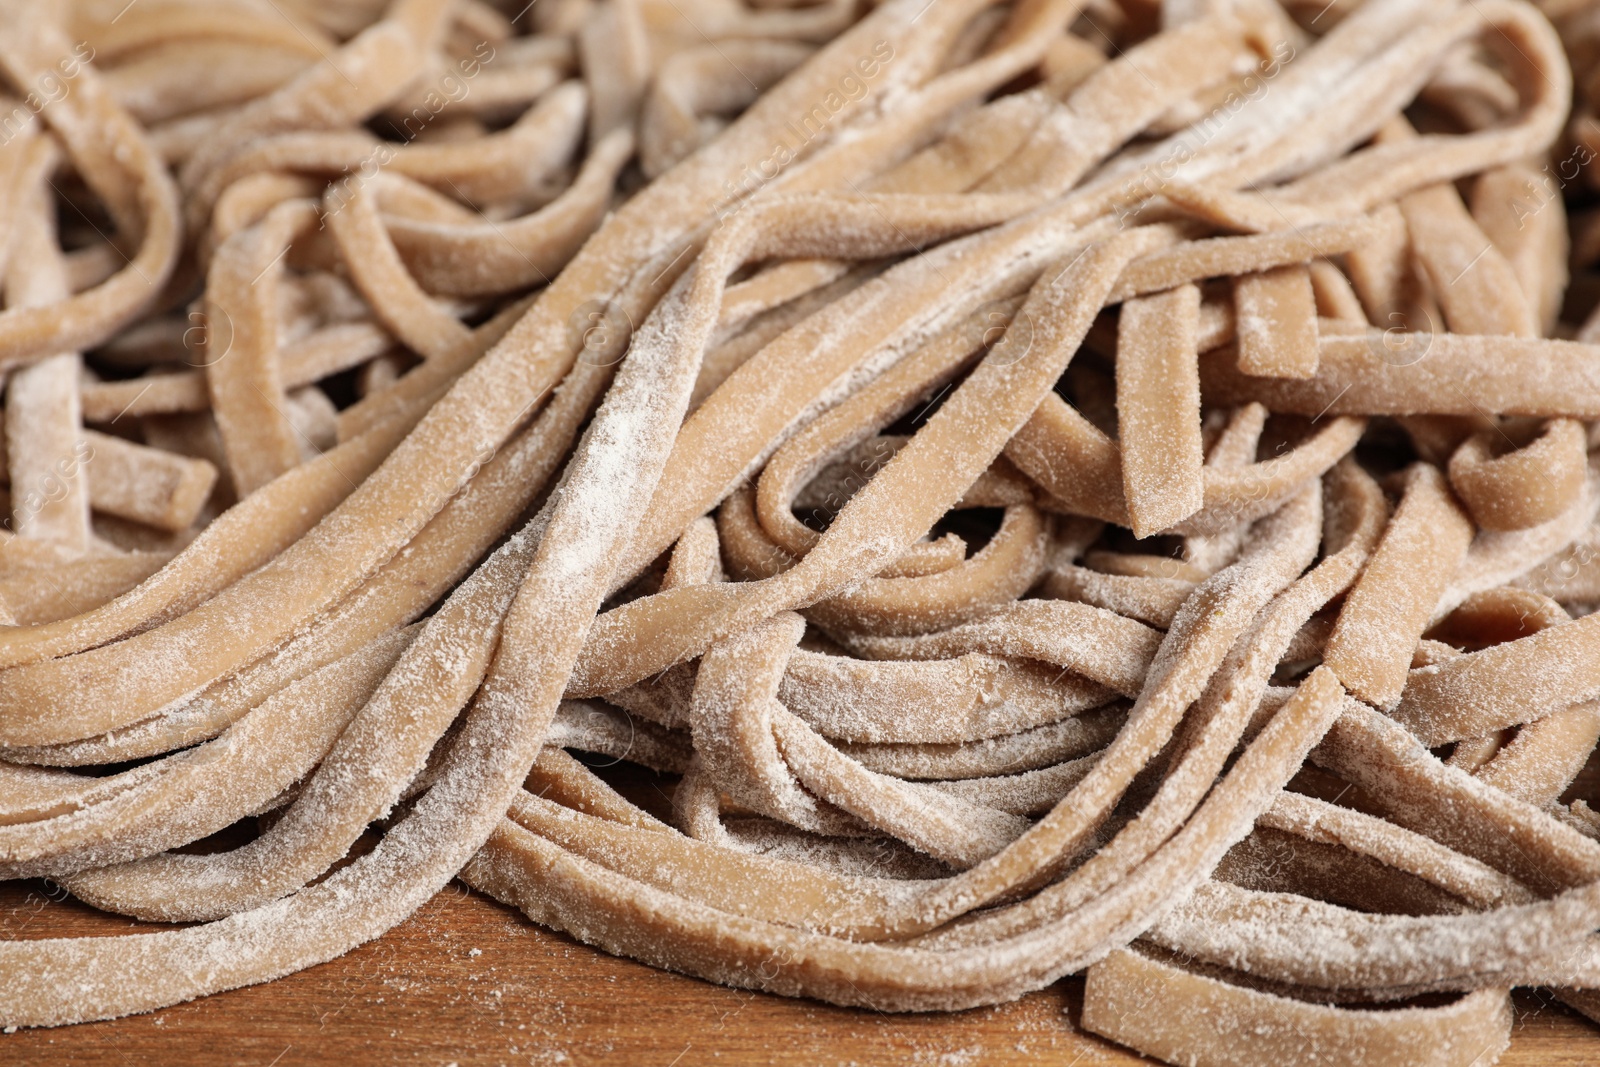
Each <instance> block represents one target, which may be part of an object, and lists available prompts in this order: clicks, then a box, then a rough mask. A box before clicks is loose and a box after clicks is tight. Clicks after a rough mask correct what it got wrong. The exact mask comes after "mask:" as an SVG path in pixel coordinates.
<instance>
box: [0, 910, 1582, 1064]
mask: <svg viewBox="0 0 1600 1067" xmlns="http://www.w3.org/2000/svg"><path fill="white" fill-rule="evenodd" d="M133 925H134V924H131V923H129V922H128V921H127V920H122V919H116V918H113V917H111V916H107V915H103V914H100V913H98V912H94V911H92V910H91V909H89V908H87V907H84V906H82V905H79V904H77V903H75V902H73V901H71V900H68V899H65V898H64V894H62V893H61V891H60V890H59V889H54V890H52V888H51V887H50V886H48V885H47V884H46V883H44V882H7V883H0V936H4V937H6V938H17V937H29V938H31V937H60V936H66V935H84V934H110V933H126V932H128V930H129V928H130V926H133ZM1082 994H1083V983H1082V981H1081V980H1078V979H1074V980H1068V981H1065V982H1062V983H1059V984H1058V985H1056V986H1055V987H1053V988H1051V989H1047V990H1045V991H1043V992H1040V993H1035V994H1033V995H1031V996H1029V997H1026V998H1024V999H1023V1000H1021V1001H1018V1002H1017V1003H1014V1004H1006V1005H1002V1006H1000V1007H996V1008H984V1009H979V1010H976V1011H967V1012H961V1013H958V1014H954V1015H886V1014H883V1013H879V1012H871V1011H851V1010H845V1009H840V1008H833V1007H829V1006H828V1005H824V1004H817V1003H813V1002H808V1001H797V1000H789V999H785V998H782V997H775V996H768V995H765V994H760V993H750V992H746V991H742V990H733V989H724V988H721V987H718V986H713V985H709V984H707V983H705V982H700V981H696V980H694V979H691V978H684V977H682V976H680V975H675V974H667V973H664V972H661V971H656V970H652V969H651V968H648V967H645V966H642V965H640V964H637V963H633V962H631V961H629V960H621V959H616V958H614V957H611V956H607V955H605V954H603V953H601V952H597V951H595V950H593V949H591V948H588V947H586V946H584V945H581V944H578V943H577V942H575V941H573V940H571V939H570V938H567V937H565V936H562V935H559V934H553V933H550V932H549V931H547V930H543V929H540V928H539V927H536V926H534V925H532V924H531V923H529V922H528V921H527V920H526V919H524V918H523V917H522V916H521V915H520V914H518V913H516V912H514V911H512V910H510V909H509V908H505V907H502V906H500V905H499V904H497V903H495V902H494V901H491V900H489V899H487V898H485V897H482V896H480V895H478V894H477V893H475V892H472V891H470V890H468V889H466V888H465V887H463V886H461V885H460V884H459V883H454V884H452V885H451V887H450V888H449V889H447V890H446V891H445V892H443V893H441V894H440V895H439V896H438V897H436V898H434V899H433V900H432V901H431V902H430V903H429V904H428V905H427V906H426V907H424V908H423V909H422V910H421V911H419V912H418V913H417V914H416V915H414V916H412V917H411V918H410V919H409V920H408V921H406V922H405V923H403V924H402V925H401V926H400V927H398V928H397V929H395V930H393V931H391V932H390V933H389V935H388V936H386V937H384V938H382V939H380V940H378V941H375V942H372V943H370V944H368V945H365V946H363V947H362V948H359V949H357V950H356V951H354V952H352V953H350V954H348V955H346V956H344V957H342V958H340V959H337V960H334V961H332V962H331V963H326V964H323V965H322V966H320V967H313V968H312V969H310V970H308V971H303V972H301V973H299V974H294V975H290V976H289V977H287V978H283V979H280V980H279V981H276V982H272V983H270V984H268V985H262V986H254V987H251V988H248V989H240V990H235V991H233V992H231V993H224V994H221V995H218V996H214V997H207V998H205V999H203V1000H199V1001H195V1002H193V1003H190V1004H183V1005H179V1006H177V1007H173V1008H167V1009H165V1010H163V1011H159V1012H154V1013H151V1014H148V1015H139V1016H134V1017H132V1018H128V1019H120V1020H117V1021H114V1022H108V1023H92V1024H89V1025H85V1026H76V1027H67V1028H64V1029H55V1030H19V1031H17V1032H16V1033H12V1034H6V1035H0V1064H6V1065H19V1067H20V1065H28V1067H42V1065H51V1064H71V1065H74V1067H78V1065H84V1067H99V1065H107V1067H136V1065H138V1067H142V1065H144V1064H161V1065H163V1067H184V1065H189V1064H213V1063H228V1064H251V1065H258V1067H299V1065H315V1064H325V1063H338V1064H348V1065H363V1064H430V1065H434V1067H444V1065H446V1064H451V1063H454V1064H457V1065H458V1067H469V1065H477V1064H485V1065H488V1064H574V1065H583V1064H605V1065H610V1064H616V1065H619V1067H621V1065H626V1067H689V1065H691V1064H728V1065H735V1064H737V1065H744V1064H752V1065H759V1064H773V1065H789V1064H794V1065H802V1064H803V1065H808V1067H810V1065H822V1064H876V1063H885V1062H895V1063H906V1064H913V1065H919V1067H922V1065H925V1067H968V1065H972V1067H976V1065H978V1064H984V1065H988V1064H1000V1065H1007V1064H1015V1065H1021V1064H1033V1065H1057V1064H1058V1065H1073V1067H1111V1065H1122V1064H1134V1063H1145V1062H1149V1061H1146V1060H1143V1059H1141V1058H1140V1057H1137V1056H1134V1055H1131V1054H1129V1053H1128V1052H1126V1051H1123V1050H1120V1049H1117V1048H1114V1047H1112V1046H1110V1045H1108V1044H1105V1043H1104V1042H1101V1041H1099V1040H1098V1039H1096V1038H1093V1037H1090V1036H1088V1035H1085V1034H1082V1033H1081V1032H1079V1031H1078V1030H1077V1029H1076V1027H1075V1025H1074V1023H1075V1020H1076V1018H1077V1011H1078V1008H1079V1005H1080V1002H1081V998H1082ZM1517 1014H1518V1018H1517V1031H1516V1036H1515V1037H1514V1039H1513V1042H1512V1047H1511V1052H1510V1053H1509V1054H1508V1055H1506V1056H1505V1057H1504V1058H1502V1060H1501V1061H1500V1062H1501V1063H1502V1064H1511V1065H1527V1067H1532V1065H1535V1064H1537V1065H1540V1067H1562V1065H1570V1067H1577V1065H1579V1064H1593V1063H1595V1062H1600V1032H1597V1031H1596V1029H1595V1028H1594V1027H1593V1026H1591V1025H1590V1024H1589V1023H1588V1022H1587V1021H1585V1020H1582V1019H1580V1018H1578V1017H1576V1016H1573V1015H1571V1014H1569V1013H1568V1012H1567V1011H1566V1010H1565V1009H1563V1008H1562V1007H1561V1006H1560V1005H1558V1004H1555V1003H1553V1002H1550V1001H1549V1000H1548V998H1546V999H1545V1000H1541V999H1540V998H1539V997H1537V996H1535V995H1533V994H1526V995H1524V994H1519V995H1518V998H1517Z"/></svg>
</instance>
